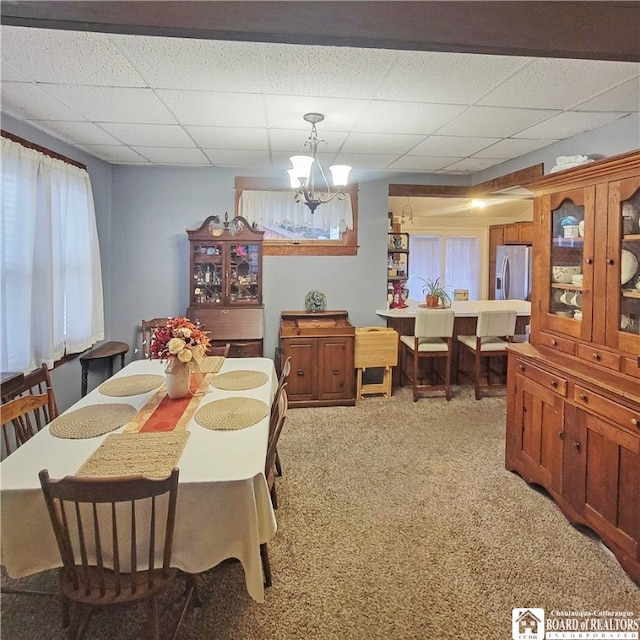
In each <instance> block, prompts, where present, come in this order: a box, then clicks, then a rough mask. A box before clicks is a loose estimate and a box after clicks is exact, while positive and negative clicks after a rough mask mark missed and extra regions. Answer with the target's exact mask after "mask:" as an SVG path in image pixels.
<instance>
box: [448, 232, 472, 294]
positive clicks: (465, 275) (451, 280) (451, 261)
mask: <svg viewBox="0 0 640 640" xmlns="http://www.w3.org/2000/svg"><path fill="white" fill-rule="evenodd" d="M445 255H446V260H445V274H446V280H445V283H444V284H445V286H446V290H447V293H449V295H450V296H451V298H452V299H453V290H454V289H468V290H469V300H477V299H478V296H479V286H480V281H479V267H480V242H479V239H478V237H477V236H447V238H446V249H445Z"/></svg>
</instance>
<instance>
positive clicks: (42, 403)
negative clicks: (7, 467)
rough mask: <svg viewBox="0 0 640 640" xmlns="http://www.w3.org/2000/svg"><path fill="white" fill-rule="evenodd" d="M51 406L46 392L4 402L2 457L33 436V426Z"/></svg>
mask: <svg viewBox="0 0 640 640" xmlns="http://www.w3.org/2000/svg"><path fill="white" fill-rule="evenodd" d="M48 406H49V396H48V394H46V393H41V394H38V395H35V394H33V395H32V394H27V395H24V396H18V397H17V398H14V399H13V400H9V401H8V402H4V403H2V407H1V408H0V411H1V412H2V449H3V451H2V458H3V459H4V458H6V457H7V456H8V455H10V454H12V453H13V452H14V451H15V450H16V449H17V448H18V447H20V446H21V445H23V444H24V443H25V442H26V441H27V440H28V439H29V438H31V437H32V436H33V432H32V431H31V429H32V428H35V426H36V425H37V424H38V421H39V420H41V418H42V413H43V412H44V411H45V409H46V408H47V407H48Z"/></svg>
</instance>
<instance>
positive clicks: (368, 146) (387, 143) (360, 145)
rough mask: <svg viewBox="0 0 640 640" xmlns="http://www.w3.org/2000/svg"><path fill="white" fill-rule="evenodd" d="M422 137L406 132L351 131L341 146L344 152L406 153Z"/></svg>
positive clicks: (422, 137)
mask: <svg viewBox="0 0 640 640" xmlns="http://www.w3.org/2000/svg"><path fill="white" fill-rule="evenodd" d="M423 139H424V136H416V135H409V134H406V133H379V134H378V135H376V136H372V135H371V134H369V133H351V134H349V136H348V137H347V140H346V142H345V143H344V145H343V147H342V151H343V152H346V153H350V152H351V153H378V154H390V153H396V154H398V153H408V152H409V151H410V150H411V149H413V147H415V146H416V145H417V144H418V143H419V142H421V141H422V140H423Z"/></svg>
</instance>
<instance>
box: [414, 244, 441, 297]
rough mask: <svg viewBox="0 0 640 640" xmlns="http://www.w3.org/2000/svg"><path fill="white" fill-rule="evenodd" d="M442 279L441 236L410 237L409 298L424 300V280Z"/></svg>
mask: <svg viewBox="0 0 640 640" xmlns="http://www.w3.org/2000/svg"><path fill="white" fill-rule="evenodd" d="M440 277H441V265H440V236H409V281H408V286H409V298H411V300H424V296H425V294H424V292H423V290H422V289H423V287H424V284H425V283H424V282H423V280H435V279H436V278H440ZM420 278H422V280H420Z"/></svg>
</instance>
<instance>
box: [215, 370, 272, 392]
mask: <svg viewBox="0 0 640 640" xmlns="http://www.w3.org/2000/svg"><path fill="white" fill-rule="evenodd" d="M267 382H269V376H268V375H267V374H266V373H262V371H250V370H248V369H238V370H237V371H228V372H227V373H220V374H218V375H217V376H216V377H215V378H214V379H213V382H212V383H211V386H213V387H215V388H216V389H222V390H223V391H246V390H247V389H255V388H256V387H261V386H262V385H263V384H265V383H267Z"/></svg>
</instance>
